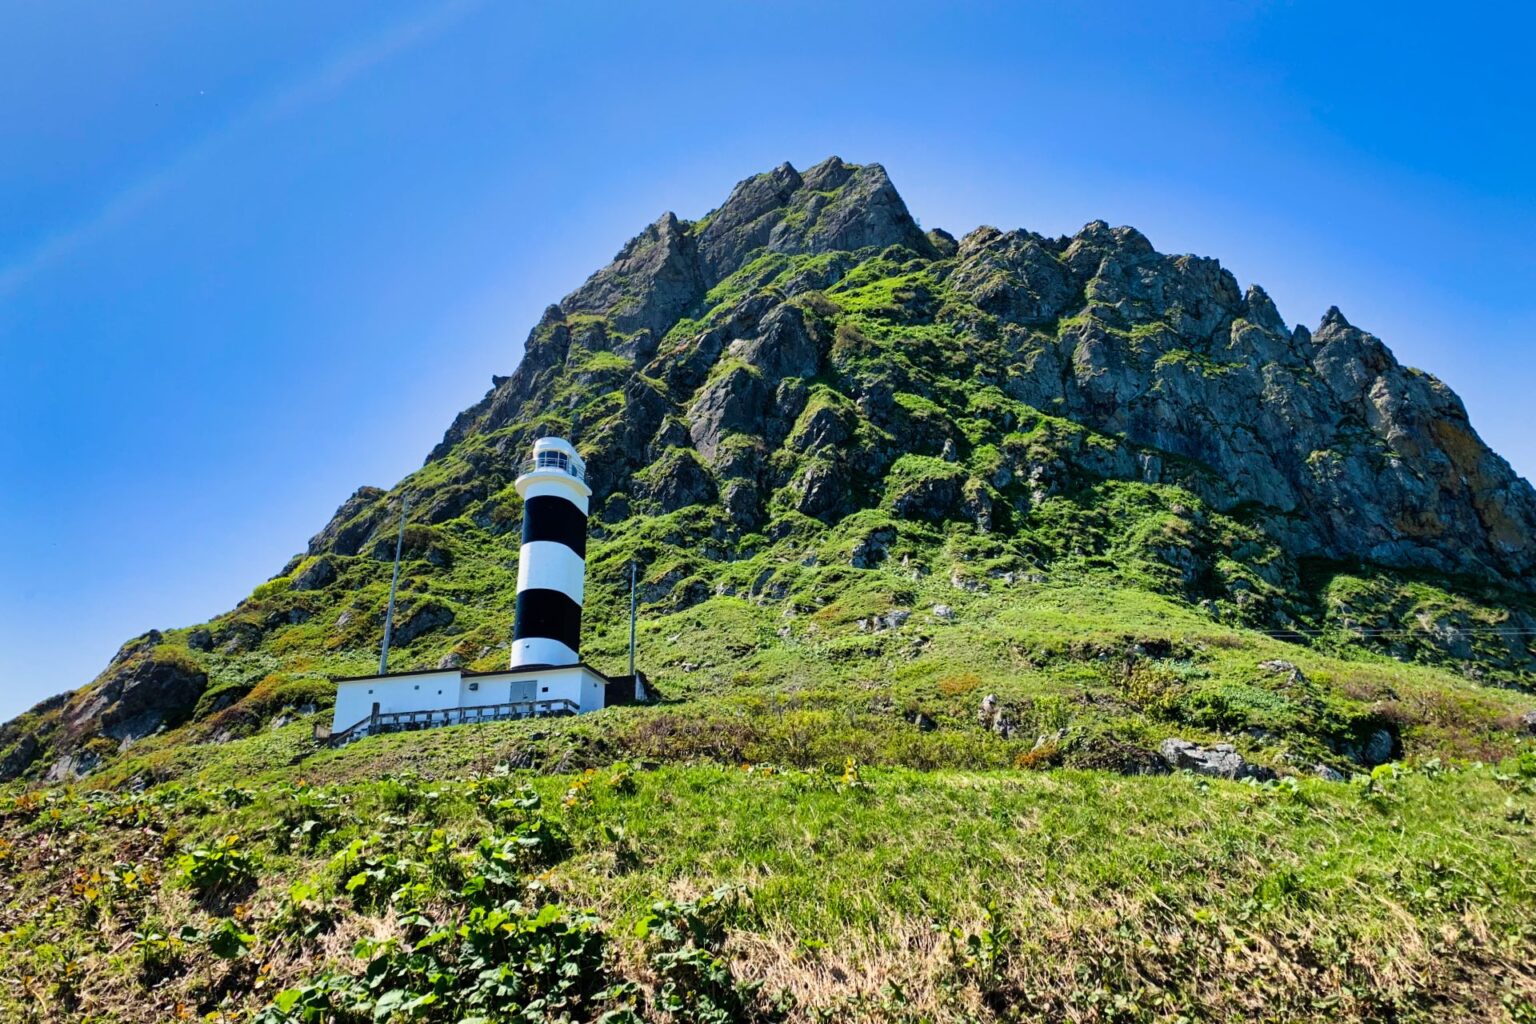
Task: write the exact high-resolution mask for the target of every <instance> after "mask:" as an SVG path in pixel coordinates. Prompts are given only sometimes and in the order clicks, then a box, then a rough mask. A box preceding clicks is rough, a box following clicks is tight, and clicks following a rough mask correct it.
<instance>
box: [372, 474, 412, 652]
mask: <svg viewBox="0 0 1536 1024" xmlns="http://www.w3.org/2000/svg"><path fill="white" fill-rule="evenodd" d="M410 502H411V496H410V495H409V494H406V493H404V492H401V494H400V532H399V533H398V534H396V535H395V573H394V575H393V576H391V577H390V578H389V605H388V606H387V607H386V608H385V609H384V644H383V646H382V647H381V648H380V649H379V675H381V676H382V675H387V674H388V673H389V634H390V632H391V631H392V630H393V629H394V625H395V587H396V586H398V585H399V583H400V551H401V549H402V548H403V547H404V546H405V511H406V509H407V508H408V507H409V506H410Z"/></svg>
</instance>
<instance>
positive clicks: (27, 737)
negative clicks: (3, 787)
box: [0, 733, 43, 782]
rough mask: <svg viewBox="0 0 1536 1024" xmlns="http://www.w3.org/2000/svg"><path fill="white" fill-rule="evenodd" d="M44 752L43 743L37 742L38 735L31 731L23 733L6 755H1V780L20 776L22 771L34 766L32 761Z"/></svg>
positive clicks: (7, 780) (9, 779)
mask: <svg viewBox="0 0 1536 1024" xmlns="http://www.w3.org/2000/svg"><path fill="white" fill-rule="evenodd" d="M42 752H43V748H42V744H40V743H38V742H37V737H35V736H33V735H32V734H31V733H25V734H23V735H22V737H21V739H19V740H17V741H16V744H15V746H13V747H11V749H10V750H8V751H6V753H5V756H4V757H0V782H9V781H11V780H12V779H15V778H20V777H21V773H22V772H24V771H26V770H27V769H28V768H30V767H32V762H34V761H36V760H37V758H38V755H40V754H41V753H42Z"/></svg>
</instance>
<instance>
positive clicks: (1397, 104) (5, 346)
mask: <svg viewBox="0 0 1536 1024" xmlns="http://www.w3.org/2000/svg"><path fill="white" fill-rule="evenodd" d="M1533 29H1536V24H1533V18H1532V15H1530V14H1528V13H1525V8H1524V7H1523V6H1517V5H1514V4H1509V5H1507V6H1503V7H1500V6H1499V5H1475V6H1474V5H1443V4H1442V5H1434V6H1429V5H1418V4H1414V3H1400V4H1394V5H1386V4H1338V3H1309V2H1295V3H1267V4H1259V3H1240V2H1227V0H1223V2H1212V3H1196V2H1189V3H1178V4H1160V3H1148V2H1122V3H1115V2H1109V0H1099V2H1095V3H1065V2H1063V3H1050V4H1046V3H1018V2H1015V3H938V2H926V3H898V2H892V0H881V2H877V3H827V2H818V3H800V2H792V0H791V2H785V0H779V2H775V3H746V2H742V3H720V2H713V3H695V4H685V3H674V4H665V5H663V4H643V3H611V4H590V3H576V2H562V3H538V4H535V3H514V2H511V0H507V2H495V0H486V2H480V3H476V2H449V3H402V2H379V0H368V2H359V0H327V2H326V3H323V4H317V3H313V2H310V0H303V2H285V0H268V2H263V3H260V4H222V3H221V4H210V3H206V2H202V0H185V2H184V0H156V2H154V3H134V2H129V0H122V2H111V3H105V2H101V0H93V2H90V3H77V2H73V0H48V2H46V3H23V2H21V0H0V356H3V364H0V365H3V372H0V718H5V717H9V716H10V715H12V714H14V713H16V712H18V711H21V710H23V709H24V708H25V707H27V706H29V705H31V704H32V703H34V702H35V701H37V700H39V699H41V698H43V697H45V696H47V695H49V694H52V693H56V692H58V691H60V690H64V689H68V688H73V687H75V686H79V685H81V684H83V683H85V682H87V681H89V680H90V679H91V678H92V677H93V676H94V675H95V674H96V672H97V671H99V670H100V669H101V667H102V666H103V665H104V664H105V662H106V661H107V659H108V658H109V657H110V656H111V654H112V652H113V651H114V650H116V648H117V646H118V645H119V644H120V643H121V642H122V641H123V640H124V639H126V638H128V637H130V636H132V635H135V634H137V633H140V632H142V631H144V630H146V629H149V628H151V627H169V626H176V625H184V624H188V623H191V622H196V621H202V620H204V619H206V618H208V617H209V616H211V615H214V614H216V613H218V612H220V611H223V610H225V609H228V608H229V607H231V606H232V605H233V604H234V603H235V602H236V601H237V600H239V599H240V598H241V597H243V596H244V595H245V594H247V593H248V592H249V591H250V588H251V587H252V586H253V585H254V584H255V583H257V582H259V581H261V580H263V579H265V578H267V577H268V576H270V575H272V574H273V573H274V572H276V571H277V570H278V569H279V568H281V566H282V565H283V563H284V562H285V561H286V560H287V559H288V557H289V556H290V555H292V554H294V553H295V552H298V551H300V550H302V549H303V547H304V545H305V543H306V541H307V539H308V538H309V536H310V535H311V534H313V533H314V532H315V531H317V530H318V529H319V528H320V527H321V526H322V525H323V524H324V523H325V521H326V520H327V518H328V517H329V515H330V514H331V512H332V511H333V510H334V509H335V507H336V506H337V505H338V504H339V503H340V502H341V501H342V500H343V499H344V498H345V497H346V496H347V495H348V494H349V493H351V491H352V490H353V489H354V488H356V487H357V486H359V485H361V484H365V483H367V484H377V485H388V484H391V483H393V482H394V481H396V480H397V479H399V478H400V477H401V476H402V475H404V474H405V473H406V472H408V471H409V470H410V469H411V468H413V467H414V466H416V465H419V464H420V462H421V460H422V458H423V457H424V456H425V454H426V452H427V451H428V450H429V449H430V448H431V447H432V445H433V444H434V443H435V442H436V441H437V440H438V439H439V438H440V437H441V435H442V432H443V430H444V429H445V428H446V427H447V425H448V423H449V422H450V421H451V419H452V418H453V415H454V414H455V413H456V412H457V411H459V410H460V409H462V408H464V407H465V406H467V405H470V404H471V403H473V402H474V401H476V400H477V399H478V398H479V397H480V396H481V395H482V394H483V392H484V391H485V389H486V387H487V386H488V385H489V381H490V376H491V374H492V373H502V374H504V373H508V372H510V371H511V370H512V368H513V367H514V366H515V365H516V363H517V361H518V358H519V356H520V354H521V347H522V340H523V338H524V336H525V335H526V333H527V331H528V329H529V327H530V326H532V324H533V323H534V322H535V321H536V320H537V318H538V315H539V313H540V311H541V310H542V309H543V307H544V306H545V305H547V304H548V303H550V302H552V301H555V300H557V299H558V298H560V297H561V296H562V295H564V294H565V293H566V292H567V291H569V290H570V289H572V288H573V287H574V286H576V285H577V284H579V283H580V282H581V281H582V280H583V278H585V277H586V275H587V274H589V273H591V272H592V271H593V270H595V269H597V268H598V267H599V266H601V265H602V264H603V263H605V262H606V261H607V260H608V259H609V258H611V257H612V255H613V253H614V252H615V251H617V249H618V248H619V246H620V245H621V244H622V243H623V242H624V240H625V239H627V238H628V237H629V236H631V235H632V234H634V233H635V232H636V231H638V230H639V229H640V228H642V227H643V226H644V225H645V224H647V223H649V222H650V221H652V220H654V219H655V217H656V216H657V215H658V214H660V213H661V212H662V211H664V210H668V209H671V210H674V211H676V212H677V213H678V214H679V215H681V216H684V217H697V216H699V215H701V214H703V213H704V212H705V211H706V210H708V209H709V208H711V207H712V206H714V205H716V204H717V203H718V202H719V201H720V200H721V199H723V198H724V196H725V195H726V193H727V192H728V191H729V189H730V187H731V185H732V184H734V183H735V182H736V181H737V180H739V179H741V178H743V177H745V176H747V175H749V174H751V173H754V172H756V171H760V170H766V169H768V168H770V167H772V166H773V165H774V164H777V163H779V162H780V161H782V160H789V161H791V162H792V163H794V164H795V165H796V166H798V167H806V166H808V165H810V164H812V163H814V162H816V161H818V160H821V159H822V158H824V157H826V156H829V155H832V154H836V155H838V156H841V157H843V158H844V159H846V160H850V161H855V162H862V161H878V162H881V163H883V164H884V165H885V166H886V168H887V169H888V170H889V171H890V174H891V177H892V178H893V180H894V181H895V183H896V186H897V188H898V189H900V191H901V192H902V194H903V195H904V196H905V197H906V200H907V203H908V205H909V206H910V207H911V210H912V212H913V214H914V215H915V216H916V217H917V218H918V219H919V221H920V222H921V223H922V224H923V226H924V227H943V228H945V229H947V230H949V231H951V232H953V233H954V234H956V235H959V234H961V233H963V232H965V231H967V230H969V229H970V228H973V227H975V226H977V225H978V224H983V223H990V224H995V225H997V226H1000V227H1004V228H1008V227H1027V228H1032V229H1034V230H1037V231H1042V232H1047V233H1063V232H1071V231H1075V230H1076V229H1077V228H1078V227H1080V226H1081V225H1082V224H1084V223H1085V222H1087V221H1089V220H1092V219H1094V218H1096V217H1102V218H1104V219H1106V220H1108V221H1110V222H1111V223H1114V224H1121V223H1128V224H1134V225H1136V226H1137V227H1139V228H1141V229H1142V230H1143V231H1144V232H1145V233H1146V234H1147V235H1148V236H1149V237H1150V238H1151V239H1152V241H1153V243H1154V244H1155V245H1157V246H1158V247H1159V248H1160V249H1162V250H1164V251H1172V252H1195V253H1200V254H1202V255H1210V256H1216V257H1218V258H1220V259H1221V260H1222V262H1223V263H1224V264H1225V265H1226V266H1227V267H1229V268H1230V269H1231V270H1232V271H1233V272H1234V273H1235V274H1236V275H1237V277H1238V279H1239V280H1240V281H1241V282H1243V283H1244V284H1246V283H1248V282H1251V281H1257V282H1259V283H1261V284H1263V285H1264V286H1265V287H1266V288H1267V289H1268V290H1269V291H1270V293H1271V294H1272V295H1273V296H1274V298H1275V300H1276V302H1277V303H1278V305H1279V307H1280V311H1281V313H1282V314H1283V315H1284V316H1285V317H1286V318H1287V319H1289V320H1291V321H1292V322H1302V323H1306V324H1308V325H1313V326H1315V325H1316V323H1317V321H1318V319H1319V318H1320V316H1321V314H1322V313H1323V311H1324V310H1325V309H1326V308H1327V307H1328V306H1329V305H1330V304H1337V305H1339V306H1340V307H1341V308H1342V309H1343V310H1344V312H1345V314H1346V316H1348V317H1349V318H1350V319H1351V320H1352V321H1353V322H1355V323H1356V324H1359V325H1360V326H1362V327H1365V328H1366V329H1368V330H1371V331H1373V332H1375V333H1377V334H1379V335H1380V336H1381V337H1382V338H1384V339H1385V340H1386V341H1387V343H1388V344H1389V345H1391V346H1392V347H1393V349H1394V350H1395V351H1396V352H1397V354H1398V356H1399V357H1400V358H1401V359H1403V360H1404V361H1405V362H1409V363H1412V364H1414V365H1418V366H1422V367H1424V368H1426V369H1429V370H1431V371H1433V372H1435V373H1436V374H1438V375H1440V376H1441V377H1442V378H1444V379H1445V380H1446V381H1448V382H1449V383H1450V384H1451V385H1452V386H1453V387H1454V388H1456V390H1457V391H1459V392H1460V394H1461V395H1462V397H1463V399H1465V401H1466V403H1467V405H1468V407H1469V409H1470V411H1471V414H1472V420H1473V424H1474V425H1475V426H1476V427H1477V428H1478V429H1479V430H1480V431H1481V432H1482V434H1483V436H1484V437H1485V438H1486V439H1487V440H1488V441H1489V442H1490V443H1491V444H1492V445H1493V446H1494V447H1495V448H1496V449H1497V450H1499V451H1500V452H1501V453H1503V454H1504V455H1505V456H1506V457H1507V458H1509V459H1510V461H1511V462H1513V463H1514V465H1515V467H1516V468H1517V469H1519V470H1520V471H1521V472H1522V473H1523V474H1525V475H1526V476H1528V477H1529V476H1531V475H1533V473H1536V430H1533V429H1532V424H1533V422H1536V419H1533V417H1532V416H1531V413H1530V407H1531V404H1532V395H1533V392H1536V359H1533V358H1532V341H1533V334H1536V260H1533V258H1532V239H1533V238H1536V171H1533V166H1536V73H1533V71H1532V68H1531V65H1530V60H1529V58H1528V56H1526V55H1525V54H1524V51H1525V50H1526V49H1527V47H1526V41H1527V40H1528V39H1529V38H1530V37H1531V34H1532V31H1533Z"/></svg>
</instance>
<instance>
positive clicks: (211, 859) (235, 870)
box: [180, 835, 256, 897]
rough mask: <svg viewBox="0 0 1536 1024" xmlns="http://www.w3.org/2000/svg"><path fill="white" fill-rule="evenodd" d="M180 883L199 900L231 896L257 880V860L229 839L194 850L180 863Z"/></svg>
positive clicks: (184, 855) (225, 838)
mask: <svg viewBox="0 0 1536 1024" xmlns="http://www.w3.org/2000/svg"><path fill="white" fill-rule="evenodd" d="M180 866H181V877H182V880H183V881H185V882H186V883H187V885H188V886H190V887H191V889H192V891H194V892H196V893H197V894H198V895H199V896H204V897H207V896H217V895H223V894H227V893H231V892H234V891H236V890H238V889H240V888H242V887H243V886H246V885H248V884H250V883H252V882H254V881H255V880H256V858H255V856H254V855H253V854H251V853H250V852H249V851H247V850H245V849H243V848H242V847H241V845H240V837H239V836H238V835H228V836H225V837H224V838H223V839H220V840H218V841H217V842H215V843H213V844H211V845H208V846H197V847H193V848H192V849H191V850H189V851H188V852H187V853H185V854H183V855H182V857H181V860H180Z"/></svg>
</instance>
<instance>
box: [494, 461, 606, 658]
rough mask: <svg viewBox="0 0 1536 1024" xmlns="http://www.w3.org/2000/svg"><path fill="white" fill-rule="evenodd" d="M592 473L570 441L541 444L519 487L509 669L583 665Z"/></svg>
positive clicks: (518, 484) (525, 469) (520, 479)
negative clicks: (519, 530)
mask: <svg viewBox="0 0 1536 1024" xmlns="http://www.w3.org/2000/svg"><path fill="white" fill-rule="evenodd" d="M586 475H587V467H586V464H585V463H583V462H582V461H581V456H579V455H577V454H576V448H575V446H574V445H572V444H571V443H570V442H569V441H566V440H564V439H563V438H558V437H541V438H539V439H538V440H537V441H535V442H534V443H533V456H532V458H530V459H529V460H528V463H527V465H526V466H525V467H524V470H523V473H522V475H521V476H519V477H518V478H517V482H516V483H515V484H514V486H515V487H516V488H517V493H518V495H519V496H520V497H521V498H522V499H523V546H522V551H521V552H520V554H519V556H518V560H517V618H516V620H515V623H514V625H513V629H512V658H511V662H512V664H511V667H512V668H514V669H516V668H528V667H532V666H535V665H554V666H558V665H575V664H578V663H579V662H580V661H581V653H580V652H581V602H582V594H583V590H584V589H585V583H586V575H587V500H588V499H589V498H590V497H591V496H592V488H590V487H588V486H587V480H586Z"/></svg>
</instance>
